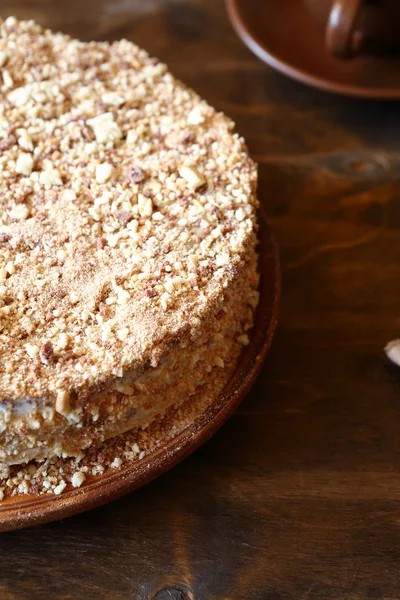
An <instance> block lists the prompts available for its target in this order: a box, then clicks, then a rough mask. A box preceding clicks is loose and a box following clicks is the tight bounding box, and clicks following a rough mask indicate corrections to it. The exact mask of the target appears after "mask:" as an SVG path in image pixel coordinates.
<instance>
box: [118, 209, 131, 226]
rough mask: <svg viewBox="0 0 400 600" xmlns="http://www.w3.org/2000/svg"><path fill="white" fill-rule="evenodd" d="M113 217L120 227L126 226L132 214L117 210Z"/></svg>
mask: <svg viewBox="0 0 400 600" xmlns="http://www.w3.org/2000/svg"><path fill="white" fill-rule="evenodd" d="M115 216H116V217H117V219H118V221H119V222H120V223H121V224H122V225H127V224H128V223H129V221H132V219H133V215H132V213H130V212H128V211H127V210H117V212H116V213H115Z"/></svg>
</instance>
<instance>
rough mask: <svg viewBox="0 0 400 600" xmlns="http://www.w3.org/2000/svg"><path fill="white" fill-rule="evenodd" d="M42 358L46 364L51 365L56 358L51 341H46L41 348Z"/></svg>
mask: <svg viewBox="0 0 400 600" xmlns="http://www.w3.org/2000/svg"><path fill="white" fill-rule="evenodd" d="M40 360H41V361H42V363H43V364H44V365H49V364H50V363H51V362H53V360H54V348H53V344H52V343H51V342H50V341H47V342H45V343H44V344H43V345H42V346H41V348H40Z"/></svg>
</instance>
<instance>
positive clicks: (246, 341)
mask: <svg viewBox="0 0 400 600" xmlns="http://www.w3.org/2000/svg"><path fill="white" fill-rule="evenodd" d="M237 340H238V342H239V343H240V344H242V346H248V345H249V344H250V340H249V336H248V335H246V334H245V333H244V334H242V335H239V337H238V338H237Z"/></svg>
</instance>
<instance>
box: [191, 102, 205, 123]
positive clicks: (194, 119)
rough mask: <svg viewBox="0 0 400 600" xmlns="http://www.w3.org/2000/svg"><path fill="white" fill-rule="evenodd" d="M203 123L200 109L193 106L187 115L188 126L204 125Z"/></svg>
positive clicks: (203, 119)
mask: <svg viewBox="0 0 400 600" xmlns="http://www.w3.org/2000/svg"><path fill="white" fill-rule="evenodd" d="M204 121H205V118H204V115H203V114H202V111H201V109H200V107H198V106H195V107H194V108H193V109H192V110H191V111H190V113H189V115H188V123H189V125H200V124H201V123H204Z"/></svg>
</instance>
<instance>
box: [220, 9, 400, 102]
mask: <svg viewBox="0 0 400 600" xmlns="http://www.w3.org/2000/svg"><path fill="white" fill-rule="evenodd" d="M227 7H228V12H229V15H230V17H231V20H232V23H233V25H234V27H235V29H236V31H237V32H238V34H239V36H240V37H241V38H242V40H243V41H244V42H245V44H247V46H248V47H249V48H250V50H252V51H253V52H254V53H255V54H256V55H257V56H258V57H259V58H261V60H263V61H264V62H266V63H268V64H269V65H271V67H274V68H275V69H277V70H278V71H281V72H282V73H285V75H288V76H289V77H293V79H297V80H298V81H301V82H303V83H306V84H309V85H312V86H314V87H317V88H321V89H323V90H326V91H329V92H336V93H339V94H345V95H347V96H358V97H362V98H379V99H385V100H393V99H397V98H400V56H398V57H394V56H393V57H390V58H389V57H387V58H386V57H382V58H378V57H362V58H354V59H351V60H347V61H345V60H339V59H336V58H333V57H332V56H331V55H330V54H329V53H328V51H327V50H326V48H325V44H324V28H323V27H321V25H320V24H319V23H318V22H316V21H315V19H314V18H313V17H312V15H310V14H309V13H308V11H307V9H306V7H305V2H303V1H302V0H227Z"/></svg>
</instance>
